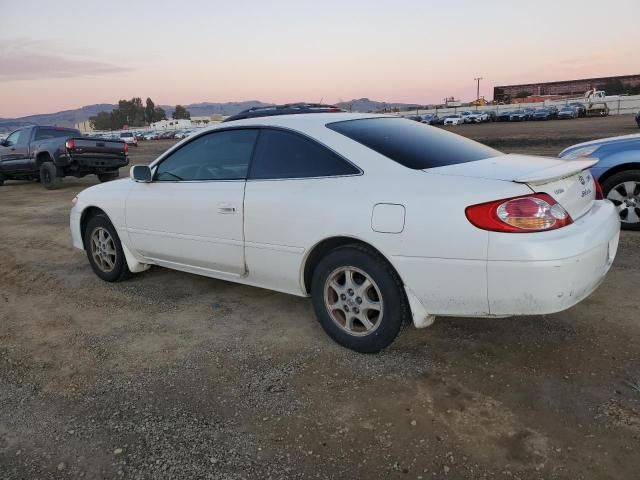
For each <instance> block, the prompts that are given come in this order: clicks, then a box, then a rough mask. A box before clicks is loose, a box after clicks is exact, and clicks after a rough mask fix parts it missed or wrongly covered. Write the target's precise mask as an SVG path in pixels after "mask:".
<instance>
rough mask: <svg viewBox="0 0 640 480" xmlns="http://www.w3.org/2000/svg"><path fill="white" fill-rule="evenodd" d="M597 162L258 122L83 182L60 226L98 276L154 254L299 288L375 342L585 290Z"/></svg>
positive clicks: (343, 329)
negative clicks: (443, 320)
mask: <svg viewBox="0 0 640 480" xmlns="http://www.w3.org/2000/svg"><path fill="white" fill-rule="evenodd" d="M594 163H595V161H592V160H581V161H578V160H574V161H571V162H567V161H564V160H561V159H553V158H539V157H528V156H525V155H518V156H517V157H514V156H513V155H504V154H502V153H501V152H499V151H497V150H494V149H492V148H489V147H487V146H484V145H482V144H479V143H477V142H474V141H472V140H470V139H466V138H463V137H461V136H458V135H454V134H452V133H450V132H447V131H445V130H443V129H439V128H434V127H430V126H428V125H424V124H422V123H418V122H413V121H409V120H406V119H403V118H397V117H390V116H383V115H371V114H352V113H326V114H325V113H309V114H305V115H277V116H270V117H263V118H256V117H255V116H254V117H252V118H249V119H246V120H241V121H237V122H233V123H231V122H228V123H221V124H219V125H217V126H214V127H211V128H207V129H204V130H202V131H200V132H198V133H197V134H195V135H193V136H191V137H189V138H187V139H184V140H183V141H181V142H179V143H178V144H177V145H174V146H173V147H172V148H170V149H169V150H168V151H167V152H165V153H163V154H162V155H161V156H160V157H159V158H158V159H157V160H155V161H153V162H152V163H151V164H150V165H148V166H147V165H135V166H134V167H133V168H132V169H131V177H132V181H120V182H113V183H111V184H104V185H98V186H94V187H91V188H89V189H87V190H84V191H82V192H81V193H80V194H78V196H77V197H76V198H74V200H73V208H72V210H71V218H70V225H71V233H72V238H73V244H74V245H75V246H76V247H78V248H80V249H84V250H85V251H86V254H87V258H88V261H89V263H90V265H91V267H92V268H93V270H94V272H95V273H96V274H97V275H98V276H99V277H100V278H102V279H103V280H106V281H119V280H123V279H125V278H126V277H128V276H129V275H130V274H131V273H134V272H141V271H144V270H146V269H147V268H149V267H150V266H151V265H159V266H164V267H168V268H173V269H177V270H183V271H187V272H191V273H196V274H200V275H206V276H210V277H214V278H218V279H223V280H228V281H232V282H237V283H243V284H248V285H253V286H258V287H262V288H267V289H271V290H277V291H280V292H285V293H290V294H293V295H298V296H311V299H312V302H313V307H314V310H315V313H316V315H317V317H318V319H319V321H320V323H321V325H322V327H323V328H324V329H325V331H326V332H327V333H328V334H329V335H330V336H331V337H332V338H333V339H335V340H336V341H337V342H338V343H340V344H342V345H344V346H346V347H349V348H352V349H354V350H357V351H359V352H377V351H379V350H380V349H382V348H385V347H386V346H387V345H389V344H390V343H391V342H392V341H393V340H394V338H395V337H396V336H397V335H398V332H399V331H400V329H401V327H402V325H403V324H404V323H405V322H406V321H407V320H408V319H413V322H414V324H415V325H416V326H418V327H424V326H427V325H429V324H430V323H431V322H433V320H434V316H437V315H447V316H507V315H532V314H548V313H553V312H557V311H560V310H564V309H566V308H569V307H571V306H572V305H574V304H576V303H578V302H579V301H581V300H583V299H584V298H585V297H587V296H588V295H589V294H590V293H591V292H592V291H593V290H594V289H595V288H596V287H597V286H598V285H599V284H600V283H601V281H602V278H603V277H604V275H605V274H606V273H607V271H608V270H609V268H610V266H611V263H612V262H613V259H614V257H615V255H616V248H617V240H618V235H619V230H620V222H619V221H618V216H617V213H616V210H615V208H614V206H613V204H612V203H611V202H605V201H601V200H599V199H597V197H596V185H595V183H594V180H593V178H592V176H591V175H590V174H589V172H588V170H587V169H588V168H589V167H591V166H592V165H593V164H594ZM585 192H586V193H585ZM215 285H216V284H212V286H213V288H215ZM527 299H529V300H531V299H533V300H531V301H529V300H527Z"/></svg>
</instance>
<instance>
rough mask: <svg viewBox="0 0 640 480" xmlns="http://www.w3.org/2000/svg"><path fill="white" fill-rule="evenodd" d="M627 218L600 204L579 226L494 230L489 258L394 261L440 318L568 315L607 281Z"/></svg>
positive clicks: (407, 283)
mask: <svg viewBox="0 0 640 480" xmlns="http://www.w3.org/2000/svg"><path fill="white" fill-rule="evenodd" d="M619 234H620V221H619V219H618V215H617V212H616V211H615V207H614V206H613V204H612V203H611V202H609V201H596V202H595V203H594V206H593V207H592V209H591V210H590V211H589V213H587V214H585V215H584V216H582V217H581V218H579V219H578V220H576V221H575V222H574V223H573V224H571V225H569V226H567V227H564V228H560V229H558V230H553V231H550V232H541V233H527V234H514V233H495V232H487V235H488V249H487V250H488V255H487V259H477V260H473V259H452V258H428V257H404V256H392V257H391V261H392V263H393V265H394V267H395V268H396V270H397V271H398V273H399V275H400V277H401V278H402V281H403V283H404V284H405V287H406V288H407V290H408V291H409V292H410V293H411V294H412V295H413V296H415V298H416V300H418V301H419V302H420V303H421V304H422V307H424V310H425V311H426V312H428V314H430V315H437V316H462V317H486V316H513V315H542V314H549V313H554V312H559V311H561V310H565V309H567V308H569V307H571V306H573V305H575V304H576V303H578V302H580V301H581V300H583V299H584V298H586V297H587V296H588V295H589V294H590V293H592V292H593V291H594V290H595V289H596V288H597V287H598V285H600V283H601V282H602V281H603V279H604V277H605V275H606V273H607V272H608V271H609V268H610V267H611V264H612V263H613V259H614V258H615V255H616V251H617V247H618V239H619Z"/></svg>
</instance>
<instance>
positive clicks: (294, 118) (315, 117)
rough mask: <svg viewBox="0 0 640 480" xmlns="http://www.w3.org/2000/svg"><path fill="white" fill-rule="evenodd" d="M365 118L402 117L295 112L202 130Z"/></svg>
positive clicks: (306, 123) (310, 123)
mask: <svg viewBox="0 0 640 480" xmlns="http://www.w3.org/2000/svg"><path fill="white" fill-rule="evenodd" d="M364 118H402V117H398V116H396V115H383V114H375V113H349V112H344V113H342V112H332V113H295V114H291V115H273V116H268V117H254V118H245V119H242V120H231V121H229V122H223V123H219V124H216V125H213V126H211V127H208V128H204V129H202V131H208V130H217V129H220V128H229V127H235V126H238V127H239V126H246V127H249V126H274V127H284V128H294V127H296V126H298V125H300V126H302V125H304V126H307V127H309V126H313V125H316V126H318V125H327V124H328V123H333V122H341V121H345V120H358V119H364Z"/></svg>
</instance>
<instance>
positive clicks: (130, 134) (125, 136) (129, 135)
mask: <svg viewBox="0 0 640 480" xmlns="http://www.w3.org/2000/svg"><path fill="white" fill-rule="evenodd" d="M128 137H133V133H121V134H120V138H128Z"/></svg>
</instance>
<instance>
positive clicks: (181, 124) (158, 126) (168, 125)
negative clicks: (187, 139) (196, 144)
mask: <svg viewBox="0 0 640 480" xmlns="http://www.w3.org/2000/svg"><path fill="white" fill-rule="evenodd" d="M192 126H193V125H192V124H191V120H183V119H181V120H160V121H159V122H154V123H152V124H151V128H152V129H153V130H180V129H183V128H191V127H192Z"/></svg>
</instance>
